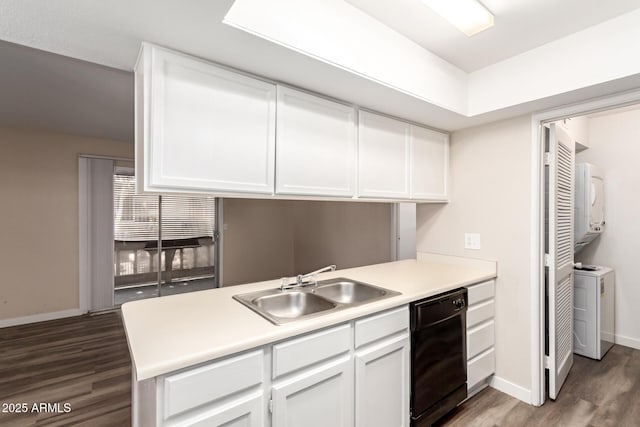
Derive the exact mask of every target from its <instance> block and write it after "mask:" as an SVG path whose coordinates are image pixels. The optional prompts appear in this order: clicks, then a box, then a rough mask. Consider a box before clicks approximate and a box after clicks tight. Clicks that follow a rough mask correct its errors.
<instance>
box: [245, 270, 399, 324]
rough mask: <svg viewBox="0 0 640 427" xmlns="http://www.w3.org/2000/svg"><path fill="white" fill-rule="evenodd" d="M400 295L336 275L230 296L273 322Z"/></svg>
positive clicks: (290, 320)
mask: <svg viewBox="0 0 640 427" xmlns="http://www.w3.org/2000/svg"><path fill="white" fill-rule="evenodd" d="M396 295H400V293H399V292H395V291H390V290H388V289H384V288H380V287H378V286H373V285H369V284H366V283H362V282H358V281H355V280H350V279H345V278H337V279H329V280H323V281H320V282H318V283H317V284H316V285H307V286H302V287H295V288H293V289H289V290H281V289H268V290H266V291H259V292H251V293H247V294H239V295H234V296H233V298H234V299H235V300H236V301H238V302H240V303H242V304H243V305H245V306H247V307H249V308H250V309H251V310H253V311H255V312H256V313H258V314H259V315H261V316H262V317H264V318H265V319H267V320H269V321H271V322H272V323H274V324H276V325H281V324H283V323H287V322H293V321H296V320H301V319H308V318H310V317H315V316H319V315H323V314H326V313H329V312H333V311H336V310H342V309H346V308H349V307H355V306H357V305H362V304H366V303H368V302H372V301H377V300H380V299H384V298H389V297H392V296H396Z"/></svg>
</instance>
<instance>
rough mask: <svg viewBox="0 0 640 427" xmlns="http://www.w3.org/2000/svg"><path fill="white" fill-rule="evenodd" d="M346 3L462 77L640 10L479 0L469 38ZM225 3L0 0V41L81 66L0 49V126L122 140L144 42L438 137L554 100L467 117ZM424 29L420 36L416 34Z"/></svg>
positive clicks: (627, 2) (406, 5) (620, 4)
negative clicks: (310, 50)
mask: <svg viewBox="0 0 640 427" xmlns="http://www.w3.org/2000/svg"><path fill="white" fill-rule="evenodd" d="M307 1H311V0H307ZM348 1H349V2H350V3H351V4H354V5H358V7H360V8H367V9H368V10H369V13H371V14H372V15H375V14H376V13H377V14H378V16H379V17H380V16H381V14H382V11H383V9H381V7H382V6H383V5H386V7H387V10H384V15H385V21H386V25H388V26H391V27H394V26H397V27H398V28H395V29H396V30H397V31H400V32H401V33H403V34H404V35H406V36H410V37H411V38H413V39H414V41H416V42H418V43H420V44H421V45H423V46H424V47H427V48H428V49H429V50H432V51H433V52H434V53H436V54H438V55H439V56H441V57H443V58H445V59H446V60H448V61H451V62H452V63H454V64H455V65H457V66H458V67H460V68H463V69H466V70H471V69H476V68H478V67H482V66H483V65H486V64H489V63H491V62H495V61H499V60H500V59H504V58H505V57H508V56H511V55H514V54H517V53H519V52H522V51H523V50H527V49H530V48H531V47H535V46H537V45H539V44H541V43H545V42H548V41H550V40H552V39H556V38H558V37H561V36H563V35H566V34H568V33H572V32H574V31H577V30H579V29H582V28H585V27H587V26H589V25H592V24H593V23H597V22H601V21H603V20H606V19H607V18H610V17H613V16H616V15H619V14H621V13H624V12H625V11H628V10H630V9H634V8H639V7H640V0H608V1H606V2H605V1H603V0H519V1H515V0H510V1H509V0H486V1H485V4H486V6H487V7H488V8H489V9H490V10H492V11H493V12H494V13H495V14H496V27H494V28H493V29H491V30H488V31H486V32H484V33H481V34H479V35H477V36H475V37H472V38H466V36H463V35H462V34H461V33H459V32H458V31H457V30H455V29H453V28H451V27H449V26H448V24H446V23H444V22H443V21H442V20H441V18H440V17H438V16H437V15H434V14H433V13H432V12H430V11H429V10H428V8H426V7H422V5H421V3H419V2H420V0H394V2H393V8H390V7H389V4H391V2H389V1H386V2H385V1H383V0H348ZM232 4H233V0H182V1H175V0H112V1H98V0H56V1H42V0H0V41H1V40H5V41H7V42H11V43H16V44H19V45H23V46H28V47H32V48H36V49H40V50H44V51H47V52H52V53H56V54H59V55H65V56H67V57H71V58H76V59H81V60H83V61H88V62H89V63H87V62H82V61H75V60H71V59H69V58H63V57H60V56H57V55H51V54H46V53H43V52H40V51H33V50H30V49H25V48H20V49H18V48H16V46H13V45H11V44H10V43H0V64H2V66H0V72H1V73H2V74H0V79H1V81H0V93H2V96H1V97H0V125H7V124H8V125H19V126H29V125H32V126H37V127H47V128H51V129H53V130H60V131H63V132H71V133H79V134H85V135H91V136H99V137H107V138H113V139H121V140H129V141H131V140H132V139H133V137H132V135H133V112H132V111H133V110H132V108H133V107H132V103H133V83H132V81H133V80H132V74H131V71H132V70H133V67H134V65H135V61H136V57H137V54H138V50H139V48H140V43H141V41H143V40H146V41H150V42H153V43H156V44H160V45H163V46H166V47H169V48H173V49H176V50H179V51H182V52H185V53H188V54H191V55H195V56H199V57H202V58H206V59H210V60H212V61H216V62H219V63H223V64H226V65H229V66H232V67H236V68H239V69H242V70H245V71H248V72H252V73H255V74H258V75H261V76H264V77H267V78H271V79H273V80H276V81H282V82H286V83H289V84H292V85H296V86H300V87H303V88H305V89H309V90H312V91H316V92H321V93H324V94H327V95H329V96H334V97H336V98H340V99H343V100H345V101H348V102H353V103H355V104H359V105H363V106H366V107H368V108H371V109H375V110H379V111H382V112H385V113H387V114H392V115H397V116H402V117H405V118H407V119H410V120H414V121H417V122H421V123H425V124H428V125H431V126H434V127H437V128H441V129H445V130H454V129H459V128H463V127H468V126H472V125H475V124H478V123H484V122H489V121H493V120H498V119H501V118H506V117H511V116H513V115H515V114H524V113H528V112H531V111H533V110H535V109H540V108H549V106H550V105H552V104H551V101H548V100H547V101H545V100H544V99H542V100H536V101H532V102H529V103H523V104H521V105H518V106H516V107H515V108H512V109H509V110H507V109H502V110H499V111H496V112H492V113H488V114H481V115H478V116H476V117H466V116H464V115H462V114H458V113H454V112H452V111H450V110H447V109H445V108H442V107H438V106H437V105H434V104H433V103H429V102H427V101H425V100H424V99H420V98H417V97H415V96H412V95H411V94H408V93H407V92H402V91H399V90H397V88H393V87H390V86H389V85H386V86H385V85H382V84H380V82H376V81H374V80H371V79H365V78H362V76H359V75H357V74H354V73H352V72H350V71H349V70H345V69H340V68H339V67H335V66H334V65H333V64H331V63H328V62H327V61H322V60H321V58H320V59H319V58H313V57H310V56H308V55H304V54H302V53H300V52H297V51H295V50H291V49H288V48H287V47H283V46H281V45H278V44H275V43H271V42H269V41H267V40H264V39H262V38H260V37H256V36H254V35H251V34H248V33H246V32H244V31H241V30H238V29H236V28H232V27H230V26H228V25H225V24H223V23H222V20H223V18H224V17H225V15H226V13H227V11H228V10H229V8H230V7H231V5H232ZM412 7H413V8H418V7H419V10H420V12H416V11H415V10H414V9H411V8H412ZM376 11H377V12H376ZM407 14H408V15H407ZM425 14H426V15H425ZM421 15H425V16H426V17H425V18H424V19H425V20H424V21H423V20H422V18H421ZM429 15H431V16H429ZM378 19H380V18H378ZM425 23H426V24H425ZM423 27H427V28H429V34H427V35H425V34H423V33H421V31H422V30H421V28H423ZM427 39H428V40H427ZM428 43H430V44H429V45H427V44H428ZM6 64H10V66H6ZM96 64H100V65H96ZM105 66H106V67H105ZM107 67H112V68H107ZM113 68H115V69H119V70H121V71H118V70H114V69H113ZM623 77H624V76H623ZM636 80H637V79H630V78H627V79H620V80H619V81H617V82H612V83H611V84H608V85H601V86H600V87H597V88H592V89H588V90H587V91H585V92H584V93H580V94H578V93H568V94H567V95H566V96H565V97H564V98H562V99H560V100H558V99H556V100H554V101H553V102H555V103H556V104H557V102H575V101H578V100H581V99H584V97H585V96H600V95H603V94H605V93H611V91H616V90H626V89H628V88H629V87H635V86H637V81H636ZM607 91H608V92H607ZM556 104H554V105H556Z"/></svg>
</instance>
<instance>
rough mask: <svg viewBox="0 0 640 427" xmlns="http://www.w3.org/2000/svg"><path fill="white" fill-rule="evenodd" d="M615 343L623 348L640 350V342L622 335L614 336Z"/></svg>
mask: <svg viewBox="0 0 640 427" xmlns="http://www.w3.org/2000/svg"><path fill="white" fill-rule="evenodd" d="M615 343H616V344H620V345H623V346H625V347H631V348H635V349H636V350H640V340H639V339H637V338H631V337H625V336H624V335H616V338H615Z"/></svg>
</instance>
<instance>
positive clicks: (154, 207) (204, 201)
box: [113, 174, 215, 241]
mask: <svg viewBox="0 0 640 427" xmlns="http://www.w3.org/2000/svg"><path fill="white" fill-rule="evenodd" d="M113 192H114V200H113V210H114V212H113V213H114V238H115V240H119V241H151V240H157V239H158V216H159V209H158V205H159V197H158V196H153V195H142V194H136V192H135V178H134V177H133V176H129V175H119V174H114V176H113ZM214 230H215V198H213V197H195V196H176V195H166V196H164V195H163V196H162V239H163V240H170V239H189V238H197V237H207V236H209V237H211V236H213V232H214Z"/></svg>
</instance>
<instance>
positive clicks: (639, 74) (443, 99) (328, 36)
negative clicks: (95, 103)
mask: <svg viewBox="0 0 640 427" xmlns="http://www.w3.org/2000/svg"><path fill="white" fill-rule="evenodd" d="M252 1H253V0H237V1H235V2H234V1H233V0H216V1H208V0H188V1H186V2H176V1H171V0H135V1H133V2H132V1H125V0H113V1H111V2H100V1H97V0H85V1H82V2H77V1H74V0H59V1H56V2H44V3H43V2H41V1H39V0H0V8H1V9H2V13H0V40H5V41H8V42H12V43H16V44H21V45H24V46H29V47H33V48H36V49H40V50H45V51H48V52H53V53H58V54H60V55H65V56H69V57H72V58H76V59H81V60H84V61H88V62H93V63H96V64H100V65H106V66H108V67H114V68H117V69H120V70H124V71H126V72H131V71H132V70H133V68H134V65H135V61H136V58H137V54H138V51H139V49H140V45H141V42H142V41H149V42H153V43H156V44H158V45H162V46H166V47H169V48H172V49H175V50H178V51H181V52H185V53H187V54H190V55H194V56H198V57H201V58H205V59H208V60H211V61H215V62H218V63H221V64H224V65H228V66H231V67H235V68H238V69H240V70H244V71H247V72H250V73H253V74H256V75H258V76H262V77H266V78H268V79H272V80H274V81H279V82H284V83H287V84H290V85H293V86H298V87H301V88H304V89H307V90H311V91H315V92H319V93H323V94H326V95H328V96H331V97H335V98H338V99H342V100H345V101H347V102H351V103H353V104H357V105H361V106H365V107H368V108H371V109H373V110H377V111H380V112H383V113H386V114H390V115H394V116H399V117H403V118H406V119H409V120H413V121H416V122H419V123H423V124H426V125H429V126H432V127H436V128H440V129H443V130H449V131H451V130H456V129H461V128H464V127H469V126H473V125H477V124H481V123H487V122H491V121H495V120H499V119H503V118H508V117H513V116H515V115H519V114H527V113H531V112H532V111H535V110H542V109H548V108H552V107H557V106H559V105H562V104H566V103H570V102H578V101H582V100H585V99H588V98H591V97H595V96H602V95H605V94H610V93H613V92H618V91H623V90H629V89H632V88H635V87H638V86H640V56H638V55H636V54H635V53H636V51H637V46H638V44H639V43H640V9H634V7H636V8H637V7H640V4H638V1H637V0H612V1H609V2H606V3H605V2H602V1H598V0H588V1H585V0H581V1H580V0H563V1H562V2H560V1H557V0H555V1H554V0H537V1H536V0H521V1H518V2H513V1H507V0H485V1H483V3H484V4H485V6H487V8H489V9H490V10H491V11H492V12H494V13H495V14H496V26H495V27H494V28H492V29H490V30H487V31H485V32H483V33H479V34H478V35H476V36H474V37H471V38H466V36H463V35H461V34H458V33H454V31H455V32H457V30H455V29H452V28H447V27H445V26H446V25H447V24H445V23H443V22H441V21H440V22H438V20H440V19H441V18H439V17H437V16H436V17H434V16H431V17H427V18H425V19H427V21H426V22H427V23H428V24H425V26H428V27H429V28H430V29H431V31H432V34H431V35H429V39H428V40H426V39H421V38H419V37H418V36H417V35H415V34H414V32H415V31H416V30H417V28H418V26H420V22H417V20H418V18H419V17H421V16H422V15H424V14H428V13H431V12H424V13H415V14H413V15H415V16H412V20H409V19H407V22H406V23H405V24H403V25H402V27H400V26H399V25H400V24H399V23H400V22H401V21H400V18H401V17H402V16H404V15H403V14H406V13H408V11H411V9H410V8H411V7H412V6H411V5H412V4H413V6H415V7H417V6H416V4H417V3H416V2H419V1H420V0H398V1H397V2H393V4H394V7H393V10H390V9H388V10H387V12H388V13H387V15H388V19H386V22H385V23H382V22H380V20H379V18H380V16H379V15H380V11H381V10H382V9H380V7H381V6H380V5H381V4H382V3H386V4H389V2H383V1H382V0H366V1H365V0H348V1H345V0H324V1H322V2H318V1H316V0H278V1H271V2H265V1H264V0H259V1H256V2H255V3H252ZM234 3H235V4H234ZM257 3H263V4H264V3H268V8H267V9H266V12H265V11H263V10H262V9H260V8H259V7H258V9H256V11H260V13H261V15H260V16H259V18H260V20H261V21H262V22H261V25H266V27H263V28H262V29H260V28H255V27H254V28H250V26H248V25H245V24H247V22H248V21H247V19H248V18H247V16H241V15H240V14H235V16H233V17H232V16H230V15H229V11H230V9H231V8H232V6H233V7H234V8H238V10H240V9H239V8H241V6H243V5H245V6H246V5H248V6H255V5H256V4H257ZM294 3H297V4H298V6H299V5H303V7H310V8H311V7H313V8H319V7H325V9H324V13H318V14H316V16H315V19H316V21H315V22H307V21H304V20H303V18H304V16H301V15H299V14H296V13H294V12H295V10H294V9H291V8H292V7H295V4H294ZM396 3H397V4H396ZM534 4H535V10H533V11H532V9H531V8H532V7H534V6H532V5H534ZM376 7H377V9H376ZM326 8H329V9H326ZM248 9H249V10H250V9H251V7H249V8H248ZM364 9H366V10H367V13H365V12H364V11H363V10H364ZM332 10H334V11H338V12H340V13H339V14H338V15H334V16H339V17H340V18H341V19H342V21H341V24H340V26H337V25H336V20H335V19H334V20H330V21H325V22H320V21H318V20H317V19H318V18H319V17H321V16H327V13H326V12H327V11H329V12H330V11H332ZM346 10H348V11H349V12H348V13H347V14H344V13H342V12H344V11H346ZM341 11H342V12H341ZM376 11H377V12H376ZM319 12H323V10H319ZM283 15H284V19H281V18H282V16H283ZM347 15H348V16H347ZM376 15H378V16H377V17H376ZM329 16H330V14H329ZM523 16H526V19H527V20H531V21H537V22H536V23H535V24H536V25H535V29H531V30H527V31H525V29H528V28H529V27H528V26H526V25H524V24H523V23H522V22H523V19H524V18H523ZM543 16H544V17H545V18H544V19H543V18H542V17H543ZM225 17H226V19H227V24H225V23H223V21H224V20H225ZM345 17H347V18H349V19H351V22H352V24H351V25H349V23H348V22H346V21H345ZM232 18H233V19H232ZM249 18H250V17H249ZM312 18H313V17H312ZM534 18H535V19H534ZM607 19H609V20H608V21H607ZM273 22H285V23H286V22H289V23H293V24H296V25H297V26H299V27H301V28H303V30H300V31H291V28H293V27H288V28H289V30H287V28H284V30H285V32H287V31H288V33H289V35H292V36H293V38H294V40H276V39H277V37H274V34H268V31H267V30H269V28H268V27H269V23H273ZM527 25H532V24H527ZM504 27H507V29H504ZM336 28H338V29H340V28H341V29H342V30H341V31H347V30H349V31H347V32H346V33H344V37H342V38H338V39H336V37H335V33H334V32H335V31H336ZM576 31H577V32H576ZM436 32H437V33H436ZM524 33H526V34H524ZM363 35H366V37H363ZM332 37H333V38H332ZM423 37H426V36H423ZM460 37H465V38H464V39H462V40H461V39H460ZM295 39H297V40H295ZM300 40H302V41H304V42H311V45H312V46H311V47H313V49H311V48H310V47H309V45H305V46H301V45H299V44H298V42H300ZM323 40H324V41H327V40H334V41H335V40H337V41H336V42H334V44H333V45H331V44H327V43H324V44H323V43H322V42H323ZM351 40H355V41H356V42H357V43H349V42H350V41H351ZM338 42H339V43H338ZM314 43H315V45H314ZM345 46H350V49H351V51H349V50H341V49H340V47H345ZM358 46H361V47H362V48H361V49H360V50H358V51H356V50H355V49H357V48H358ZM527 49H530V50H527ZM465 52H466V53H465ZM469 52H472V54H471V53H469ZM513 55H515V56H513ZM354 58H355V62H354ZM460 58H462V59H464V58H468V61H469V62H464V61H463V60H462V59H460ZM1 59H2V60H3V62H4V59H5V57H4V56H3V57H2V58H1ZM349 61H351V62H349ZM465 61H466V59H465ZM492 61H498V62H493V63H491V62H492ZM46 62H47V61H43V62H42V63H41V65H40V67H42V70H44V71H46V70H48V69H49V66H48V65H47V63H46ZM362 64H366V66H365V67H364V68H362V67H361V65H362ZM487 64H488V65H487ZM485 65H486V66H485ZM477 67H483V68H481V69H476V68H477ZM469 71H471V72H469ZM65 73H66V74H65V75H64V76H61V75H57V74H56V73H51V75H50V76H49V80H48V82H50V84H51V85H55V84H56V83H55V81H56V79H73V78H74V76H75V73H76V71H74V70H67V71H66V72H65ZM29 79H31V80H29ZM11 81H12V82H16V84H17V83H20V82H22V84H23V85H24V86H29V85H30V84H31V83H30V82H31V81H33V76H32V75H31V73H26V74H20V73H17V72H16V73H14V75H12V76H11ZM94 84H95V85H96V86H100V85H105V82H104V81H102V80H101V79H100V78H98V77H97V76H96V78H95V79H94ZM119 84H120V89H121V90H123V91H128V92H127V93H129V94H130V95H129V98H130V99H131V100H132V99H133V92H132V88H131V82H130V81H127V82H126V83H123V82H121V83H119ZM52 105H55V103H52ZM123 106H125V103H124V102H122V101H114V102H113V104H112V106H111V107H109V108H112V109H113V111H123ZM126 108H127V109H128V110H129V111H130V109H131V104H130V103H129V104H128V105H126ZM49 110H50V111H52V110H54V108H49ZM1 119H2V118H1V117H0V120H1ZM47 120H48V122H50V123H55V122H56V120H55V119H54V118H52V117H50V118H48V119H47ZM113 126H121V129H118V130H117V132H114V134H116V133H118V134H123V132H124V133H126V134H129V135H130V134H132V129H131V128H130V124H125V123H121V124H114V125H113ZM127 126H129V127H127ZM77 127H78V128H80V127H81V126H80V124H79V121H78V125H77ZM125 127H127V128H126V129H125ZM65 131H68V132H73V131H74V130H73V129H65Z"/></svg>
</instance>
